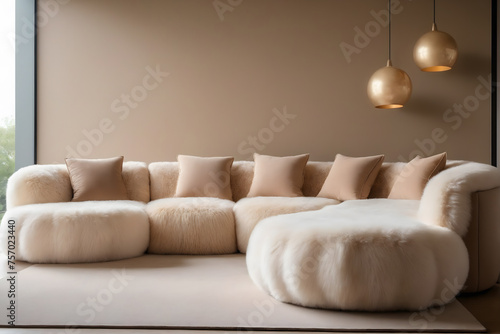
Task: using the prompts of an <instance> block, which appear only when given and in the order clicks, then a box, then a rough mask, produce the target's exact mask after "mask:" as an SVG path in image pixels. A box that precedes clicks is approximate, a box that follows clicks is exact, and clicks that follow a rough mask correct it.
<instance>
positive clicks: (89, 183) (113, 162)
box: [66, 157, 128, 202]
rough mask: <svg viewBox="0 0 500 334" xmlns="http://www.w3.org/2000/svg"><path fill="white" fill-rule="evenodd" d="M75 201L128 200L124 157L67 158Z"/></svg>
mask: <svg viewBox="0 0 500 334" xmlns="http://www.w3.org/2000/svg"><path fill="white" fill-rule="evenodd" d="M66 166H67V168H68V173H69V178H70V181H71V187H72V188H73V201H74V202H81V201H113V200H128V196H127V189H126V188H125V183H124V182H123V177H122V167H123V157H116V158H109V159H66Z"/></svg>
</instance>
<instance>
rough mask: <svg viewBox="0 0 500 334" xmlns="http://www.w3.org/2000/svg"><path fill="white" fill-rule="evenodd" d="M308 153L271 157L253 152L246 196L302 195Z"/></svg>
mask: <svg viewBox="0 0 500 334" xmlns="http://www.w3.org/2000/svg"><path fill="white" fill-rule="evenodd" d="M307 160H309V154H301V155H295V156H289V157H273V156H269V155H261V154H258V153H254V161H255V165H254V174H253V180H252V185H251V186H250V191H249V192H248V195H247V197H256V196H283V197H296V196H302V185H303V184H304V173H305V167H306V164H307Z"/></svg>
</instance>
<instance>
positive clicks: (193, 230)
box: [146, 197, 236, 255]
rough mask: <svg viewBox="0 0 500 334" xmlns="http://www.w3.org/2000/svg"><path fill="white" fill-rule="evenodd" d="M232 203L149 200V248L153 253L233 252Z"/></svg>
mask: <svg viewBox="0 0 500 334" xmlns="http://www.w3.org/2000/svg"><path fill="white" fill-rule="evenodd" d="M233 205H234V202H232V201H228V200H223V199H218V198H210V197H187V198H164V199H159V200H156V201H152V202H149V203H148V204H147V207H146V210H147V213H148V216H149V221H150V225H151V228H150V230H151V238H150V239H151V240H150V244H149V248H148V252H149V253H153V254H198V255H207V254H230V253H235V252H236V235H235V231H234V215H233Z"/></svg>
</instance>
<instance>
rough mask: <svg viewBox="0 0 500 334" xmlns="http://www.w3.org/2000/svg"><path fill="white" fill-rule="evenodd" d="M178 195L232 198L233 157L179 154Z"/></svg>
mask: <svg viewBox="0 0 500 334" xmlns="http://www.w3.org/2000/svg"><path fill="white" fill-rule="evenodd" d="M177 160H178V161H179V167H180V171H179V179H178V181H177V190H176V192H175V196H176V197H217V198H220V199H228V200H231V199H232V193H231V165H232V164H233V161H234V158H233V157H210V158H204V157H194V156H190V155H179V156H178V157H177Z"/></svg>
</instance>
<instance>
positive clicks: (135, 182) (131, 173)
mask: <svg viewBox="0 0 500 334" xmlns="http://www.w3.org/2000/svg"><path fill="white" fill-rule="evenodd" d="M122 177H123V183H125V187H126V188H127V195H128V198H129V199H130V200H132V201H139V202H144V203H147V202H149V193H150V191H149V171H148V166H147V164H146V163H145V162H138V161H127V162H125V163H124V164H123V169H122Z"/></svg>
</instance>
